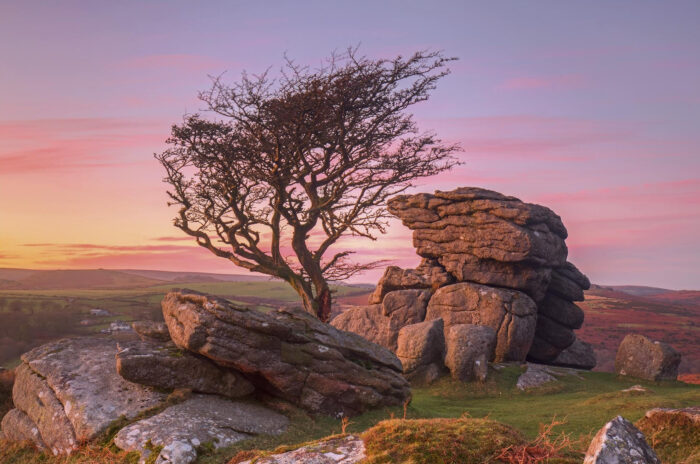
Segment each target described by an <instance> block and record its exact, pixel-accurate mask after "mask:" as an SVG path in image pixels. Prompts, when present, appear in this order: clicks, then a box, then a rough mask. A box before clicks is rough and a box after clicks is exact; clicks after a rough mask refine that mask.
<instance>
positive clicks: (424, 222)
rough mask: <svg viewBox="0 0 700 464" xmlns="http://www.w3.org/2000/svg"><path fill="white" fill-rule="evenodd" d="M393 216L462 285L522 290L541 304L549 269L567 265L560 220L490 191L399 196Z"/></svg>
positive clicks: (392, 208)
mask: <svg viewBox="0 0 700 464" xmlns="http://www.w3.org/2000/svg"><path fill="white" fill-rule="evenodd" d="M388 209H389V211H390V212H391V213H392V214H394V215H395V216H397V217H399V218H400V219H401V220H402V221H403V223H404V225H406V226H407V227H409V228H410V229H412V230H413V231H414V232H413V245H414V246H415V247H416V251H417V253H418V254H419V255H420V256H422V257H424V258H431V259H435V260H437V261H438V262H439V263H440V264H441V265H442V266H443V267H444V268H445V270H447V271H448V272H450V273H451V274H452V275H453V276H454V277H455V278H456V280H458V281H466V280H469V281H472V282H477V283H481V284H486V285H497V286H501V287H509V288H514V289H517V290H522V291H524V292H525V293H528V294H529V295H530V296H532V297H533V298H534V299H535V300H539V299H541V298H542V297H543V296H544V294H545V292H546V289H547V286H548V285H549V280H550V273H551V269H552V268H555V267H560V266H563V265H564V264H565V263H566V255H567V249H566V245H565V244H564V239H565V238H566V237H567V233H566V229H565V228H564V225H563V224H562V222H561V219H560V218H559V216H557V215H556V214H554V212H552V211H551V210H550V209H548V208H545V207H543V206H540V205H534V204H529V203H523V202H522V201H520V200H518V199H517V198H514V197H507V196H505V195H501V194H500V193H497V192H492V191H489V190H484V189H478V188H471V187H464V188H460V189H457V190H453V191H451V192H440V191H438V192H435V194H434V195H430V194H417V195H400V196H397V197H395V198H392V199H391V200H389V203H388Z"/></svg>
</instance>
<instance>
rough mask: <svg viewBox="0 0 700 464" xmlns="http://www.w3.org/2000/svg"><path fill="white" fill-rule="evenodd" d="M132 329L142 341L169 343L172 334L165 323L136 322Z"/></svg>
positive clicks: (133, 323) (132, 324)
mask: <svg viewBox="0 0 700 464" xmlns="http://www.w3.org/2000/svg"><path fill="white" fill-rule="evenodd" d="M131 328H132V329H134V332H136V334H137V335H138V336H139V338H141V340H158V341H162V342H167V341H169V340H170V332H168V326H167V325H165V322H156V321H136V322H132V323H131Z"/></svg>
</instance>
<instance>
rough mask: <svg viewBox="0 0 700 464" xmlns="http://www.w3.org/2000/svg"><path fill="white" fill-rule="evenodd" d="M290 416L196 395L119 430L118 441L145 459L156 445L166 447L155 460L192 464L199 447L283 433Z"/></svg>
mask: <svg viewBox="0 0 700 464" xmlns="http://www.w3.org/2000/svg"><path fill="white" fill-rule="evenodd" d="M288 424H289V419H287V418H286V417H285V416H283V415H281V414H278V413H276V412H273V411H270V410H269V409H266V408H264V407H262V406H259V405H256V404H250V403H241V402H233V401H229V400H225V399H223V398H219V397H216V396H209V395H194V396H193V397H192V398H190V399H188V400H187V401H185V402H184V403H180V404H177V405H175V406H171V407H169V408H167V409H165V410H164V411H163V412H161V413H159V414H157V415H155V416H153V417H149V418H148V419H143V420H140V421H138V422H135V423H133V424H131V425H129V426H127V427H124V428H123V429H122V430H120V431H119V433H117V435H116V436H115V437H114V444H115V445H116V446H118V447H119V448H121V449H123V450H126V451H138V452H139V453H140V454H141V458H142V460H146V459H148V458H149V455H150V454H151V452H152V450H153V448H154V447H163V448H162V450H161V451H160V454H159V456H158V458H157V459H156V460H155V462H158V463H169V464H189V463H191V462H194V461H195V460H196V459H197V448H198V447H199V446H201V445H205V444H210V445H213V446H214V448H221V447H224V446H230V445H232V444H234V443H236V442H238V441H241V440H245V439H247V438H251V437H252V436H253V435H259V434H268V435H279V434H280V433H282V432H284V430H285V429H286V428H287V426H288Z"/></svg>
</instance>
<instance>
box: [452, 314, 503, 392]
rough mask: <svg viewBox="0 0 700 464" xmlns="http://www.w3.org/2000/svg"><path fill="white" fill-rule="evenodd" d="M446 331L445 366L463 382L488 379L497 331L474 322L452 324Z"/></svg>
mask: <svg viewBox="0 0 700 464" xmlns="http://www.w3.org/2000/svg"><path fill="white" fill-rule="evenodd" d="M446 331H447V337H445V344H446V345H447V354H446V355H445V366H447V368H448V369H449V370H450V372H451V373H452V377H453V378H455V379H457V380H461V381H463V382H467V381H470V380H478V381H480V382H483V381H484V380H486V375H487V372H488V361H489V359H491V358H492V357H493V352H494V349H495V347H496V331H495V330H494V329H492V328H491V327H489V326H486V325H473V324H457V325H452V326H451V327H449V328H448V329H446Z"/></svg>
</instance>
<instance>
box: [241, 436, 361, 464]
mask: <svg viewBox="0 0 700 464" xmlns="http://www.w3.org/2000/svg"><path fill="white" fill-rule="evenodd" d="M365 457H366V455H365V443H364V442H363V441H362V438H360V437H358V436H356V435H346V436H343V437H332V438H327V439H325V440H319V441H317V442H314V443H311V444H308V445H304V446H302V447H300V448H297V449H294V450H292V451H287V452H284V453H277V454H272V455H268V456H262V457H259V458H255V459H254V460H248V461H243V462H241V463H240V464H253V463H255V464H300V463H306V464H355V463H359V462H362V461H363V460H364V459H365Z"/></svg>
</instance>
